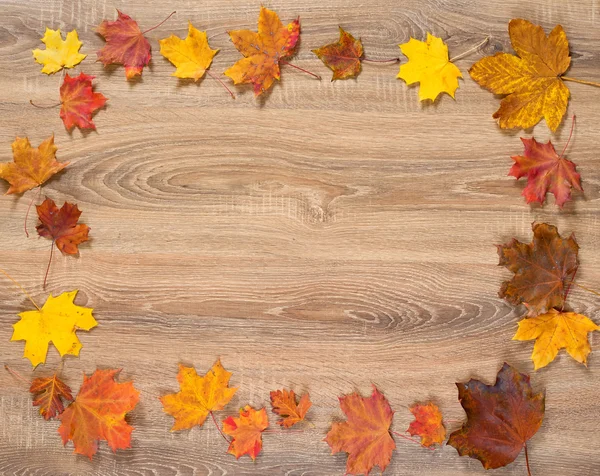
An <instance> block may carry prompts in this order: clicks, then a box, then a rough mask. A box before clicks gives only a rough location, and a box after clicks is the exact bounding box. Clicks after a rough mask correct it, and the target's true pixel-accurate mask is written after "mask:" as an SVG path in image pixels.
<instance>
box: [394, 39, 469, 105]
mask: <svg viewBox="0 0 600 476" xmlns="http://www.w3.org/2000/svg"><path fill="white" fill-rule="evenodd" d="M399 46H400V50H401V51H402V54H403V55H404V56H406V57H407V58H408V63H406V64H403V65H401V66H400V72H399V73H398V78H400V79H403V80H404V81H406V84H408V85H411V84H414V83H421V84H420V87H419V99H420V100H421V101H424V100H425V99H431V100H432V101H435V99H436V98H437V97H438V95H439V94H441V93H448V94H449V95H450V96H452V97H454V92H455V91H456V89H457V88H458V78H462V74H461V72H460V70H459V69H458V68H457V67H456V65H455V64H454V63H452V62H450V60H449V59H448V46H446V44H445V43H444V42H443V41H442V39H441V38H438V37H436V36H433V35H431V34H430V33H427V41H419V40H415V39H414V38H411V39H410V40H409V41H408V43H403V44H401V45H399Z"/></svg>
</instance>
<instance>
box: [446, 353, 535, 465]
mask: <svg viewBox="0 0 600 476" xmlns="http://www.w3.org/2000/svg"><path fill="white" fill-rule="evenodd" d="M456 386H457V387H458V399H459V401H460V404H461V405H462V407H463V408H464V410H465V412H466V414H467V422H466V423H464V424H463V426H462V428H460V429H459V430H457V431H455V432H453V433H452V434H451V435H450V438H449V439H448V444H449V445H451V446H454V448H456V450H457V451H458V454H460V455H461V456H470V457H471V458H476V459H478V460H479V461H481V464H482V465H483V467H484V468H485V469H494V468H500V467H502V466H506V465H507V464H509V463H512V462H513V461H514V460H515V459H516V458H517V456H519V453H521V451H522V450H523V448H527V441H528V440H529V439H530V438H531V437H532V436H533V435H535V434H536V432H537V431H538V430H539V428H540V426H541V425H542V420H543V419H544V394H543V393H538V394H535V393H533V390H532V389H531V385H530V383H529V376H528V375H525V374H521V373H519V372H518V371H517V370H515V369H514V368H513V367H511V366H510V365H508V364H506V363H505V364H504V366H503V367H502V369H500V371H499V372H498V377H497V378H496V383H495V384H494V385H486V384H484V383H483V382H480V381H479V380H473V379H471V380H469V381H468V382H467V383H457V384H456Z"/></svg>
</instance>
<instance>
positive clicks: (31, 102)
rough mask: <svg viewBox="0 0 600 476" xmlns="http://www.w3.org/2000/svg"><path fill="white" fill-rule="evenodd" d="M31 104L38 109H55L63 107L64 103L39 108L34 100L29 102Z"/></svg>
mask: <svg viewBox="0 0 600 476" xmlns="http://www.w3.org/2000/svg"><path fill="white" fill-rule="evenodd" d="M29 104H31V105H32V106H33V107H37V108H38V109H53V108H55V107H58V106H62V102H59V103H57V104H52V105H51V106H38V105H37V104H36V103H34V102H33V99H30V100H29Z"/></svg>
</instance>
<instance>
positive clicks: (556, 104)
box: [469, 19, 571, 131]
mask: <svg viewBox="0 0 600 476" xmlns="http://www.w3.org/2000/svg"><path fill="white" fill-rule="evenodd" d="M508 33H509V35H510V40H511V43H512V46H513V49H514V50H515V52H516V53H517V55H518V56H515V55H512V54H508V53H496V54H495V55H494V56H487V57H485V58H482V59H481V60H479V61H478V62H477V63H475V64H474V65H473V66H472V67H471V69H470V70H469V73H470V75H471V77H472V78H473V79H474V80H475V81H477V82H478V83H479V85H480V86H483V87H484V88H486V89H488V90H490V91H491V92H493V93H494V94H501V95H504V96H505V97H504V98H503V99H502V101H501V102H500V109H498V110H497V111H496V112H495V113H494V114H493V116H492V117H494V119H498V124H499V125H500V127H501V128H503V129H510V128H522V129H528V128H530V127H533V126H535V125H536V124H537V123H538V122H539V121H540V120H541V119H542V118H544V119H546V124H548V127H549V128H550V129H551V130H552V131H555V130H556V129H557V127H558V126H559V124H560V123H561V121H562V118H563V116H564V114H565V112H566V111H567V103H568V102H569V95H570V92H569V88H568V87H567V86H566V85H565V84H564V82H563V80H562V79H561V76H562V75H563V73H565V72H566V71H567V69H568V68H569V65H570V64H571V57H570V56H569V42H568V40H567V35H566V33H565V31H564V30H563V28H562V26H560V25H557V26H556V27H555V28H554V29H553V30H552V31H551V32H550V34H549V35H548V36H546V34H545V33H544V30H543V28H542V27H541V26H538V25H534V24H532V23H530V22H528V21H526V20H520V19H516V20H511V21H510V23H509V25H508Z"/></svg>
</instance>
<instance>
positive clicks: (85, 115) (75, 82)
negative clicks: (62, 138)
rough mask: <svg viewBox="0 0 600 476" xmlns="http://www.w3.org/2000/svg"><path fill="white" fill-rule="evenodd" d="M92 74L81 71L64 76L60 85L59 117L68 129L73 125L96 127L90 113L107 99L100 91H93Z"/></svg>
mask: <svg viewBox="0 0 600 476" xmlns="http://www.w3.org/2000/svg"><path fill="white" fill-rule="evenodd" d="M93 79H94V76H88V75H87V74H83V73H81V74H80V75H79V76H77V77H74V78H72V77H71V76H69V75H68V74H67V75H66V76H65V80H64V81H63V84H62V86H61V87H60V102H61V105H62V107H61V108H60V118H61V119H62V120H63V122H64V124H65V127H66V129H67V130H68V131H70V130H71V129H73V128H74V127H75V126H77V127H79V128H80V129H96V125H95V124H94V122H93V121H92V115H93V114H94V113H95V112H96V111H97V110H98V109H100V108H102V107H104V104H106V101H107V99H106V98H105V97H104V95H102V94H101V93H96V92H94V90H93V89H94V87H93V86H92V80H93Z"/></svg>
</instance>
